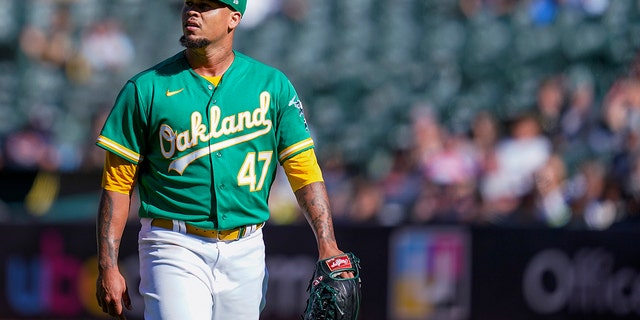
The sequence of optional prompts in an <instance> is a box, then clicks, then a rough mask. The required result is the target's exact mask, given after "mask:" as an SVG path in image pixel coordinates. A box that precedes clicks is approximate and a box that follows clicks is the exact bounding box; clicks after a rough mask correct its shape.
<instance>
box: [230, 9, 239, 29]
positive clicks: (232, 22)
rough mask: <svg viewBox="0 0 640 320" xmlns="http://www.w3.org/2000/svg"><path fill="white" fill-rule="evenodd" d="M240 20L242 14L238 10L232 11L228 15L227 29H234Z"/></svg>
mask: <svg viewBox="0 0 640 320" xmlns="http://www.w3.org/2000/svg"><path fill="white" fill-rule="evenodd" d="M240 20H242V14H241V13H240V12H238V11H232V12H231V15H230V16H229V30H233V29H235V28H236V27H237V26H238V24H240Z"/></svg>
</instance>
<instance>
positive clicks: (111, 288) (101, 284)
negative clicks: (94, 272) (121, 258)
mask: <svg viewBox="0 0 640 320" xmlns="http://www.w3.org/2000/svg"><path fill="white" fill-rule="evenodd" d="M96 299H97V300H98V305H99V306H100V307H101V308H102V311H103V312H104V313H107V314H109V315H110V316H112V317H115V318H118V319H121V320H126V319H127V317H126V315H125V314H124V308H127V310H131V309H132V307H131V298H130V297H129V290H128V288H127V284H126V281H125V279H124V277H123V276H122V274H120V272H119V271H116V270H110V271H103V272H100V273H99V275H98V279H97V280H96Z"/></svg>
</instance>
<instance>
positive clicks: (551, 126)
mask: <svg viewBox="0 0 640 320" xmlns="http://www.w3.org/2000/svg"><path fill="white" fill-rule="evenodd" d="M566 100H567V99H566V90H565V86H564V77H563V76H562V75H552V76H549V77H546V78H544V79H543V80H542V81H541V82H540V85H539V86H538V89H537V91H536V97H535V103H536V104H535V111H536V112H537V113H538V117H539V121H540V127H541V129H542V133H543V134H544V135H546V136H547V137H549V138H550V139H551V141H553V143H554V144H557V143H560V142H561V141H560V140H561V136H560V134H561V132H562V131H561V124H560V118H561V116H562V112H563V111H564V109H565V107H566Z"/></svg>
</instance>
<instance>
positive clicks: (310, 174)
mask: <svg viewBox="0 0 640 320" xmlns="http://www.w3.org/2000/svg"><path fill="white" fill-rule="evenodd" d="M282 167H283V169H284V172H285V173H286V174H287V179H288V180H289V184H290V185H291V189H292V190H293V191H294V192H295V191H298V189H300V188H302V187H304V186H306V185H308V184H311V183H313V182H321V181H324V179H323V177H322V171H321V170H320V165H319V164H318V159H317V158H316V153H315V151H314V150H313V149H309V150H306V151H303V152H301V153H299V154H297V155H295V156H293V157H291V159H288V160H287V161H285V162H284V163H283V164H282Z"/></svg>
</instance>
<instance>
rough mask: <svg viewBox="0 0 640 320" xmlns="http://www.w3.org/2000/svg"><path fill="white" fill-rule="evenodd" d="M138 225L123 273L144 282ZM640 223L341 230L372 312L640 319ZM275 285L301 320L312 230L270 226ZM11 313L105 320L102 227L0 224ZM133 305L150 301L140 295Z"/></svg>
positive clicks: (276, 300)
mask: <svg viewBox="0 0 640 320" xmlns="http://www.w3.org/2000/svg"><path fill="white" fill-rule="evenodd" d="M136 229H137V224H136V223H132V224H131V225H129V226H128V227H127V229H126V231H125V237H124V242H123V244H122V247H121V250H122V252H121V270H122V271H123V273H124V274H125V276H126V277H127V279H128V281H129V286H130V287H137V284H138V279H139V278H138V276H137V273H138V271H137V266H138V259H137V254H136V247H137V245H136V236H137V234H136ZM636 230H637V228H634V227H630V228H627V229H624V230H622V229H621V230H608V231H602V232H598V231H573V230H554V229H494V228H466V227H459V226H453V227H449V226H411V227H402V228H383V227H371V228H364V227H341V226H340V227H338V228H337V230H336V232H337V233H336V235H337V237H338V240H339V242H340V245H341V247H342V248H343V249H344V250H348V251H353V252H355V253H356V254H357V255H358V256H359V257H360V259H361V261H362V262H361V264H362V266H363V270H362V278H363V304H362V313H361V317H360V318H361V319H437V320H447V319H482V320H484V319H491V320H501V319H505V320H506V319H603V320H604V319H608V320H610V319H637V318H638V317H640V276H639V271H640V245H638V243H637V242H636V241H638V239H639V237H638V233H637V231H636ZM265 240H266V242H267V257H268V258H267V264H268V267H269V273H270V280H269V292H268V296H267V308H266V309H265V311H264V312H263V317H262V319H274V320H275V319H292V320H293V319H300V313H301V312H302V310H303V309H304V303H305V300H306V293H305V289H306V287H307V284H308V280H309V277H310V276H311V272H312V270H313V265H314V262H315V259H316V253H315V250H316V249H315V242H314V239H313V235H312V233H311V231H310V229H308V227H306V226H286V227H285V226H272V225H267V227H266V228H265ZM0 243H1V244H2V245H1V246H0V319H103V318H105V319H106V317H103V316H102V314H101V312H100V311H99V309H98V307H97V305H96V303H95V296H94V287H95V275H96V255H95V232H94V227H93V225H92V224H86V223H84V224H48V225H6V224H5V225H2V226H0ZM132 299H133V306H134V310H133V311H130V312H128V314H127V315H128V319H134V320H135V319H141V318H142V317H141V314H142V304H141V299H140V296H139V295H138V294H137V293H136V290H132Z"/></svg>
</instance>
